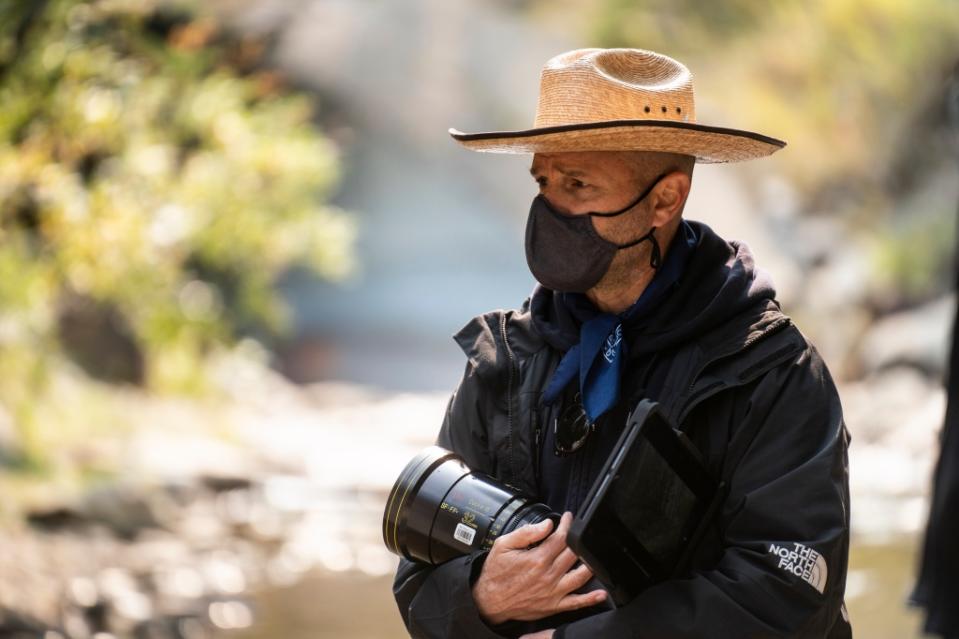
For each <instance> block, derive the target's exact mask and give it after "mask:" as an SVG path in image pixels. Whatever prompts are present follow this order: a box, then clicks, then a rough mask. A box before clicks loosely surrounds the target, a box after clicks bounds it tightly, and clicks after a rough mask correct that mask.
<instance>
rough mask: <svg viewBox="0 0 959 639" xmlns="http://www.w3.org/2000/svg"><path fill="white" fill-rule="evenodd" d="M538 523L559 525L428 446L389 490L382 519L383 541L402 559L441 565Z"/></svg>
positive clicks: (497, 483)
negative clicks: (523, 527)
mask: <svg viewBox="0 0 959 639" xmlns="http://www.w3.org/2000/svg"><path fill="white" fill-rule="evenodd" d="M544 519H552V520H553V523H554V525H555V524H558V523H559V515H558V514H556V513H554V512H552V511H551V510H550V509H549V507H548V506H545V505H543V504H540V503H536V502H534V501H532V500H531V499H530V498H528V497H526V496H525V495H522V494H520V493H519V491H517V490H516V489H514V488H512V487H510V486H508V485H506V484H504V483H502V482H500V481H498V480H496V479H494V478H492V477H490V476H489V475H485V474H483V473H474V472H472V471H470V469H469V467H467V465H466V463H465V462H464V461H463V459H462V458H461V457H460V456H459V455H456V454H455V453H452V452H450V451H448V450H445V449H443V448H439V447H438V446H431V447H430V448H427V449H426V450H424V451H423V452H421V453H420V454H418V455H417V456H416V457H414V458H413V459H412V460H411V461H410V463H408V464H407V465H406V468H404V469H403V472H401V473H400V476H399V478H398V479H397V480H396V483H395V484H394V485H393V490H391V491H390V495H389V497H388V498H387V500H386V510H385V511H384V513H383V541H384V542H385V543H386V547H387V548H389V549H390V551H391V552H394V553H396V554H397V555H402V556H404V557H406V558H407V559H410V560H413V561H425V562H428V563H431V564H441V563H443V562H445V561H448V560H450V559H452V558H453V557H457V556H459V555H464V554H466V553H469V552H472V551H474V550H483V549H486V550H488V549H489V548H490V547H491V546H492V545H493V542H494V541H495V540H496V538H497V537H498V536H500V535H505V534H507V533H510V532H512V531H514V530H516V529H517V528H519V527H520V526H524V525H526V524H535V523H539V522H541V521H543V520H544Z"/></svg>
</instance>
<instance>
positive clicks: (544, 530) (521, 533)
mask: <svg viewBox="0 0 959 639" xmlns="http://www.w3.org/2000/svg"><path fill="white" fill-rule="evenodd" d="M551 530H553V522H552V520H550V519H544V520H543V521H541V522H539V523H538V524H533V525H529V524H527V525H526V526H522V527H520V528H517V529H516V530H514V531H513V532H511V533H509V534H508V535H503V536H502V537H500V538H499V539H497V542H498V543H499V545H501V546H502V547H503V548H506V549H509V550H518V549H523V550H525V549H526V547H527V546H529V545H530V544H535V543H536V542H537V541H540V540H542V539H545V538H546V536H547V535H548V534H549V533H550V531H551Z"/></svg>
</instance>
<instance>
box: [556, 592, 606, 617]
mask: <svg viewBox="0 0 959 639" xmlns="http://www.w3.org/2000/svg"><path fill="white" fill-rule="evenodd" d="M605 599H606V591H605V590H593V591H591V592H587V593H586V594H584V595H566V596H565V597H563V598H562V599H560V600H559V604H558V605H557V606H556V612H566V611H568V610H578V609H580V608H588V607H589V606H595V605H596V604H598V603H602V602H603V601H604V600H605Z"/></svg>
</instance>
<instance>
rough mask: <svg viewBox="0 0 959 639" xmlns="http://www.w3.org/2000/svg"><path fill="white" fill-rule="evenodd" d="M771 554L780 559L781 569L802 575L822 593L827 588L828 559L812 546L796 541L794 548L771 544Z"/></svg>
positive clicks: (798, 575)
mask: <svg viewBox="0 0 959 639" xmlns="http://www.w3.org/2000/svg"><path fill="white" fill-rule="evenodd" d="M769 554H770V555H774V556H775V557H776V558H777V559H778V560H779V567H780V568H781V569H783V570H785V571H787V572H791V573H792V574H794V575H796V576H797V577H801V578H802V579H803V580H804V581H805V582H806V583H808V584H809V585H810V586H812V587H813V588H815V589H816V590H818V591H819V592H820V593H822V591H823V590H825V589H826V577H827V576H828V574H829V570H828V569H827V567H826V560H825V559H823V557H822V555H820V554H819V553H818V552H816V551H815V550H813V549H812V548H808V547H806V546H803V545H802V544H796V543H794V544H792V548H790V547H789V546H779V545H777V544H769Z"/></svg>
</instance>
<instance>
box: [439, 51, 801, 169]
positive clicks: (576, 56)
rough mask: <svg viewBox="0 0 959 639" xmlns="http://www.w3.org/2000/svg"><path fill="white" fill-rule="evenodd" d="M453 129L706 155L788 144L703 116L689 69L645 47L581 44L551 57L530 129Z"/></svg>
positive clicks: (498, 146)
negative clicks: (705, 120) (582, 46)
mask: <svg viewBox="0 0 959 639" xmlns="http://www.w3.org/2000/svg"><path fill="white" fill-rule="evenodd" d="M449 132H450V135H451V136H452V137H453V139H454V140H456V141H457V142H459V143H460V144H461V145H463V146H465V147H466V148H468V149H471V150H474V151H486V152H490V153H561V152H571V151H656V152H663V153H681V154H684V155H692V156H694V157H695V158H696V160H697V162H707V163H708V162H738V161H741V160H750V159H753V158H758V157H763V156H767V155H770V154H772V153H775V152H776V151H778V150H779V149H781V148H783V147H784V146H786V143H785V142H783V141H782V140H777V139H776V138H771V137H769V136H766V135H762V134H760V133H754V132H752V131H743V130H740V129H730V128H725V127H719V126H711V125H706V124H700V123H697V122H696V106H695V101H694V98H693V80H692V74H691V73H690V72H689V69H687V68H686V67H685V66H684V65H683V64H681V63H680V62H678V61H676V60H674V59H672V58H670V57H668V56H665V55H662V54H659V53H655V52H652V51H644V50H642V49H578V50H576V51H569V52H567V53H563V54H560V55H558V56H556V57H554V58H552V59H551V60H549V61H548V62H547V63H546V65H545V66H544V67H543V71H542V75H541V76H540V92H539V102H538V104H537V107H536V119H535V121H534V124H533V128H531V129H526V130H522V131H493V132H486V133H463V132H462V131H458V130H456V129H450V130H449Z"/></svg>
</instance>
